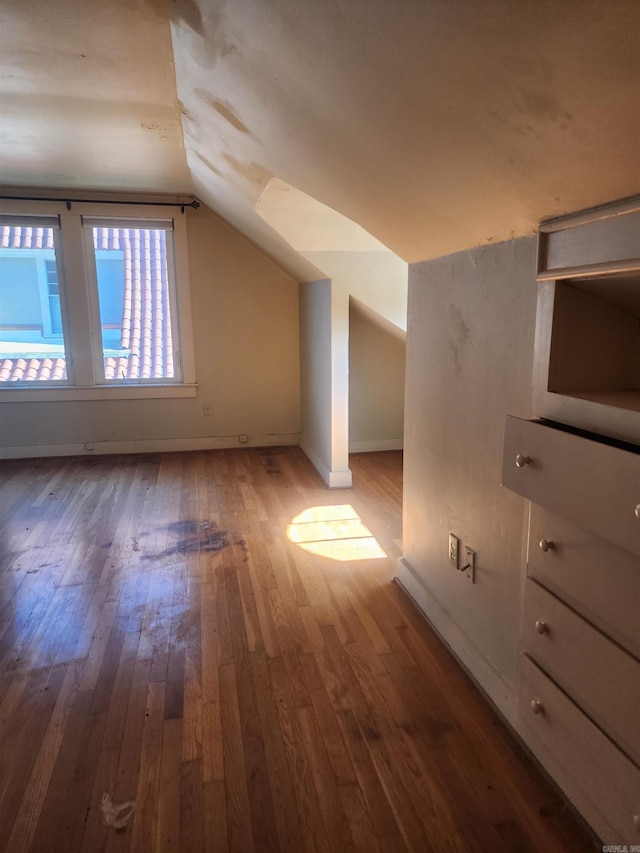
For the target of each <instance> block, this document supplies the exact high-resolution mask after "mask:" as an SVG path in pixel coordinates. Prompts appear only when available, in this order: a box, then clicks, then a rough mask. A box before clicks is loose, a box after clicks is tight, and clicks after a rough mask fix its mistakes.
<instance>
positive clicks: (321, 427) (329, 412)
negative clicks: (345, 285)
mask: <svg viewBox="0 0 640 853" xmlns="http://www.w3.org/2000/svg"><path fill="white" fill-rule="evenodd" d="M343 298H344V296H343V294H341V293H339V292H336V289H335V288H334V287H333V285H332V282H331V281H330V280H329V279H320V280H319V281H311V282H306V283H305V284H301V285H300V410H301V423H302V430H301V431H302V437H301V441H300V444H301V447H302V449H303V450H304V452H305V453H306V454H307V456H308V457H309V459H310V460H311V461H312V462H313V464H314V465H315V467H316V468H317V470H318V472H319V473H320V475H321V476H322V478H323V480H324V481H325V482H326V483H327V485H328V486H329V487H330V488H344V487H348V486H350V485H351V471H349V468H348V448H347V432H346V429H347V419H348V408H347V406H348V401H347V405H344V406H342V405H340V403H341V400H342V399H343V397H344V394H343V393H339V394H338V395H336V394H335V393H334V392H335V388H336V386H340V385H341V383H343V382H344V381H346V380H345V377H344V376H343V374H344V373H345V371H344V370H343V369H342V364H343V362H345V361H346V359H347V358H348V351H345V350H346V348H347V347H348V337H345V335H344V332H343V331H342V332H341V333H340V334H339V335H338V340H337V341H336V339H335V338H334V335H333V330H334V327H335V325H336V323H335V317H336V316H338V317H342V316H343V315H344V313H345V312H344V309H343V306H342V301H343ZM346 299H347V311H346V318H347V325H348V322H349V314H348V310H349V305H348V296H347V297H346ZM347 332H348V330H347ZM336 396H337V400H336Z"/></svg>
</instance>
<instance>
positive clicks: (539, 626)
mask: <svg viewBox="0 0 640 853" xmlns="http://www.w3.org/2000/svg"><path fill="white" fill-rule="evenodd" d="M536 631H537V632H538V634H547V633H548V631H549V626H548V625H547V623H546V622H543V621H542V619H538V621H537V622H536Z"/></svg>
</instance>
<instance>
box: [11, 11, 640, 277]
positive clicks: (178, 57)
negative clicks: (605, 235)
mask: <svg viewBox="0 0 640 853" xmlns="http://www.w3.org/2000/svg"><path fill="white" fill-rule="evenodd" d="M639 43H640V3H638V2H637V0H609V2H607V3H602V2H601V0H536V2H533V0H519V2H515V0H513V2H511V0H506V2H505V0H480V2H477V3H469V2H468V0H446V2H443V0H394V2H393V3H389V2H388V0H368V2H367V3H354V2H353V0H332V2H330V3H328V2H326V0H305V2H304V3H299V4H297V3H291V2H290V0H233V2H229V0H174V2H171V0H103V2H101V3H95V4H94V3H92V4H89V3H86V2H84V1H83V0H59V2H57V3H56V4H55V14H52V9H51V5H50V4H48V3H46V2H45V0H32V2H29V3H24V2H20V0H5V2H4V3H3V4H2V5H1V6H0V78H1V92H0V95H1V98H2V102H1V108H2V116H3V120H2V127H1V131H0V146H1V152H0V153H1V155H2V156H1V161H2V162H1V165H0V180H1V181H2V182H3V183H5V184H8V185H13V186H21V185H23V186H26V185H29V186H42V187H47V186H49V187H53V186H61V185H64V186H65V187H85V188H95V189H110V190H116V189H121V190H140V191H156V192H183V193H184V192H196V193H197V194H198V195H199V196H200V197H201V198H202V200H203V201H204V202H205V203H207V204H208V205H209V206H210V207H212V208H213V209H214V210H215V211H216V212H217V213H218V214H220V215H221V216H223V217H224V218H225V219H227V221H229V222H230V223H231V224H232V225H234V226H236V227H237V228H239V229H240V230H241V231H242V232H243V233H245V234H246V235H247V236H248V237H249V239H250V240H252V241H253V242H254V243H256V244H257V245H258V246H260V247H261V248H262V249H263V250H264V251H266V252H267V253H268V254H270V255H271V256H272V257H273V258H274V259H276V260H277V261H278V262H279V263H280V264H281V265H283V266H284V267H285V269H287V270H288V271H290V272H292V273H293V274H294V275H296V276H297V277H298V278H300V279H302V278H304V277H305V276H308V275H310V274H312V272H313V270H312V268H310V266H309V265H308V264H305V263H303V262H302V261H301V260H300V258H299V256H298V255H297V254H296V253H295V252H294V251H293V249H292V248H291V247H290V246H289V245H288V244H287V243H286V242H285V241H284V240H283V239H282V238H281V237H280V236H279V235H277V234H276V233H275V231H274V230H273V229H271V228H270V227H269V225H268V224H267V223H266V222H265V221H264V220H263V219H262V218H261V217H260V216H259V215H258V213H257V212H256V210H255V206H256V203H257V202H258V199H259V197H260V194H261V192H262V191H263V190H264V187H265V186H266V184H267V183H268V181H269V180H270V179H271V177H272V176H275V177H276V178H277V179H280V180H282V181H284V182H286V183H287V184H289V185H291V186H294V187H297V188H299V189H300V190H301V191H302V192H303V193H306V194H307V195H309V196H311V197H313V198H315V199H318V201H320V202H322V203H323V204H324V205H327V206H328V207H330V208H333V209H334V210H336V211H339V212H340V213H341V214H343V215H344V216H346V217H348V218H349V219H351V220H352V221H353V222H356V223H358V224H359V225H361V226H362V227H363V228H364V229H366V231H368V232H369V233H370V234H372V235H373V236H374V237H375V238H377V239H378V240H380V241H381V242H382V243H384V244H385V245H386V246H388V247H389V248H390V249H391V250H392V251H394V252H395V253H396V254H398V255H399V256H401V257H402V258H404V259H405V260H407V261H417V260H422V259H425V258H429V257H434V256H436V255H443V254H448V253H451V252H455V251H458V250H461V249H464V248H468V247H470V246H473V245H478V244H482V243H486V242H489V241H498V240H504V239H509V238H510V237H511V236H512V235H514V234H515V235H520V234H528V233H532V232H533V231H534V230H535V228H536V225H537V223H538V221H539V220H540V219H541V218H542V217H545V216H551V215H556V214H560V213H564V212H567V211H572V210H576V209H580V208H583V207H587V206H590V205H594V204H599V203H603V202H606V201H609V200H612V199H615V198H620V197H623V196H626V195H630V194H632V193H635V192H638V191H639V190H640V145H638V140H639V139H640V109H639V104H640V50H638V44H639ZM178 98H179V99H180V100H178Z"/></svg>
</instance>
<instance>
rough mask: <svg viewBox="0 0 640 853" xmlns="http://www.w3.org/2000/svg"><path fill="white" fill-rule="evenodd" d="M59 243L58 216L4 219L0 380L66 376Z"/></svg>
mask: <svg viewBox="0 0 640 853" xmlns="http://www.w3.org/2000/svg"><path fill="white" fill-rule="evenodd" d="M19 222H20V223H21V224H18V223H19ZM57 243H59V227H58V223H57V220H55V219H44V218H41V219H33V218H32V219H25V220H19V219H16V220H15V221H13V222H12V223H11V224H8V223H7V222H6V221H4V222H3V223H2V224H0V382H65V381H66V380H67V369H66V362H67V358H66V350H65V341H64V334H63V329H62V313H61V307H60V288H59V281H58V266H57V260H56V244H57Z"/></svg>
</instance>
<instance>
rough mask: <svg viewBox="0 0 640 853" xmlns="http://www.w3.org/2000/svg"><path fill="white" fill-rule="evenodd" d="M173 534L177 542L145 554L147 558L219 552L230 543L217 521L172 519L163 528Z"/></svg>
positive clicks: (155, 558)
mask: <svg viewBox="0 0 640 853" xmlns="http://www.w3.org/2000/svg"><path fill="white" fill-rule="evenodd" d="M162 529H163V530H166V531H167V532H168V534H169V535H170V536H172V537H173V538H174V539H175V540H176V543H175V545H170V546H169V547H168V548H166V549H165V550H164V551H162V552H160V553H159V554H145V555H144V557H143V559H145V560H157V559H159V558H160V557H171V556H173V555H174V554H193V553H208V554H212V553H217V552H218V551H221V550H222V549H223V548H226V547H227V546H228V544H229V540H228V539H227V537H226V533H225V531H223V530H219V529H218V525H217V524H216V523H215V521H194V520H192V519H189V520H184V521H172V522H171V523H170V524H165V525H164V526H163V528H162Z"/></svg>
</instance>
